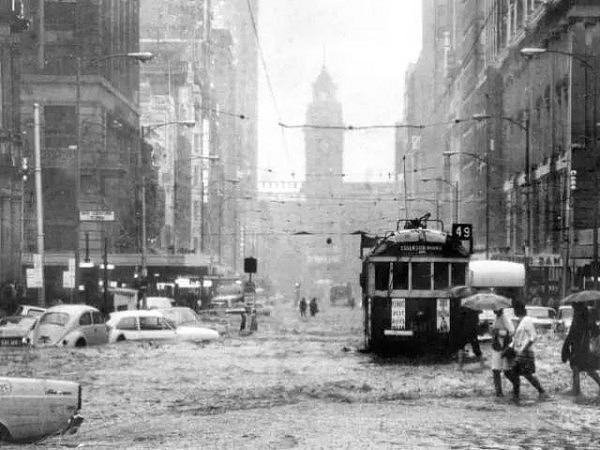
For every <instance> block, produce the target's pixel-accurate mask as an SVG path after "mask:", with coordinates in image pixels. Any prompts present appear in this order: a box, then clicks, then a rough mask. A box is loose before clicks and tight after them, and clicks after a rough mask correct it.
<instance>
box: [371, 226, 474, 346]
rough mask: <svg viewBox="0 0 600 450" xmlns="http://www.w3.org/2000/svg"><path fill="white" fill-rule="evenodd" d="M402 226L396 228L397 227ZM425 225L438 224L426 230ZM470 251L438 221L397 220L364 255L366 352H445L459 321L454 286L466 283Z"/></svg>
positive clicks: (458, 302) (457, 300) (458, 304)
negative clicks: (389, 231)
mask: <svg viewBox="0 0 600 450" xmlns="http://www.w3.org/2000/svg"><path fill="white" fill-rule="evenodd" d="M402 222H404V227H403V228H402V229H400V225H401V223H402ZM428 222H435V223H436V224H438V226H437V227H436V228H429V227H428ZM468 263H469V251H468V250H467V249H466V248H465V247H464V246H463V245H462V243H461V241H460V240H459V239H458V238H455V237H453V236H452V235H451V234H450V233H446V232H445V231H444V228H443V223H442V222H441V221H431V220H429V215H426V216H424V217H422V218H419V219H414V220H406V221H402V220H401V221H398V224H397V227H396V231H394V232H391V233H389V234H388V235H386V236H385V237H383V238H380V239H378V240H377V241H376V243H375V245H374V247H373V248H372V250H371V252H370V253H369V254H368V255H366V256H364V257H363V264H362V272H361V276H360V281H361V287H362V300H363V301H362V306H363V315H364V338H365V347H366V350H367V351H371V352H374V353H381V354H391V353H393V354H399V353H404V354H409V353H446V352H448V351H449V350H450V347H451V344H452V342H453V334H454V333H456V331H457V330H456V329H455V328H457V327H454V328H453V325H454V324H457V323H459V314H460V311H459V308H460V300H459V299H457V298H451V296H450V294H449V290H450V288H451V287H452V286H460V285H465V284H466V279H467V273H468Z"/></svg>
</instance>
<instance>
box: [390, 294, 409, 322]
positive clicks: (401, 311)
mask: <svg viewBox="0 0 600 450" xmlns="http://www.w3.org/2000/svg"><path fill="white" fill-rule="evenodd" d="M405 329H406V299H405V298H393V299H392V330H405Z"/></svg>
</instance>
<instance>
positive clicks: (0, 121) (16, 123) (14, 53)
mask: <svg viewBox="0 0 600 450" xmlns="http://www.w3.org/2000/svg"><path fill="white" fill-rule="evenodd" d="M28 19H29V18H28V3H27V2H23V1H1V2H0V67H1V68H2V70H1V72H0V285H2V287H4V286H5V285H6V284H10V283H14V282H15V281H19V282H20V283H23V280H22V276H23V273H22V271H21V256H22V251H23V249H22V247H21V244H22V238H21V234H22V232H23V228H22V224H23V222H22V220H21V218H22V207H23V206H24V202H25V197H24V195H23V186H24V183H25V180H23V179H22V178H21V176H20V175H21V174H20V171H19V169H21V168H22V156H23V147H22V135H21V129H22V128H21V120H20V115H19V105H20V98H19V94H20V85H19V80H20V74H21V70H20V56H19V55H20V52H19V45H20V39H21V35H22V32H23V31H25V30H26V29H27V27H28V26H29V20H28ZM29 164H31V163H29ZM4 297H5V296H4V289H2V291H0V301H3V300H6V299H5V298H4ZM6 306H8V305H5V304H0V308H2V309H5V308H6Z"/></svg>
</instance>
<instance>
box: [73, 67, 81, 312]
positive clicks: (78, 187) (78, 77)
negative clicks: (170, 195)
mask: <svg viewBox="0 0 600 450" xmlns="http://www.w3.org/2000/svg"><path fill="white" fill-rule="evenodd" d="M75 65H76V66H77V67H76V80H75V84H76V93H75V130H76V136H77V137H76V139H77V143H76V145H75V147H76V148H75V174H74V178H75V214H76V217H75V286H74V288H73V299H72V301H73V302H74V303H78V301H79V285H80V283H81V271H80V267H79V266H80V264H81V262H80V257H79V234H80V232H81V223H80V217H79V216H80V208H81V140H82V139H81V124H80V121H81V117H80V116H81V57H80V56H76V57H75Z"/></svg>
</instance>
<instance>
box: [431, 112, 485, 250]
mask: <svg viewBox="0 0 600 450" xmlns="http://www.w3.org/2000/svg"><path fill="white" fill-rule="evenodd" d="M473 118H475V116H473ZM475 120H478V119H475ZM442 154H443V155H444V156H446V157H448V158H449V157H450V156H454V155H465V156H469V157H471V158H473V159H476V160H477V161H480V162H482V163H483V164H485V259H489V257H490V164H489V158H490V154H489V147H487V148H486V151H485V158H482V157H481V156H479V155H478V154H476V153H469V152H443V153H442Z"/></svg>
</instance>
